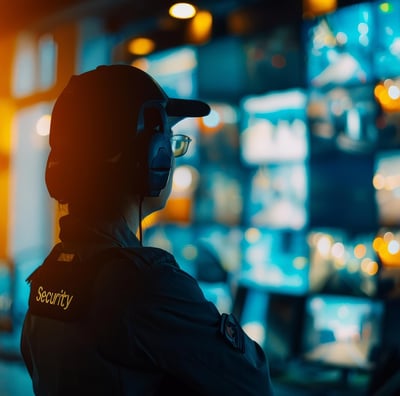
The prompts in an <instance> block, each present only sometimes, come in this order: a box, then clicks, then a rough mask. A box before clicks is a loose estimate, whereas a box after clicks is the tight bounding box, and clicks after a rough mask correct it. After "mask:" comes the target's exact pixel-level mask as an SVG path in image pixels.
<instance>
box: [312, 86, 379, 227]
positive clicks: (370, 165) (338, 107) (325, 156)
mask: <svg viewBox="0 0 400 396" xmlns="http://www.w3.org/2000/svg"><path fill="white" fill-rule="evenodd" d="M307 111H308V119H309V128H310V159H309V207H308V213H309V225H310V228H314V227H317V228H318V227H328V228H329V227H331V228H344V229H345V230H346V231H348V232H353V233H359V232H361V233H365V232H371V231H373V230H376V227H377V224H378V223H377V207H376V201H375V196H374V187H373V183H372V179H373V176H374V166H375V165H374V164H375V160H374V153H375V150H376V148H377V146H378V144H379V142H378V140H379V131H378V128H377V126H376V119H377V114H378V106H377V104H376V102H375V100H374V97H373V87H372V86H370V85H364V86H358V87H347V88H345V87H336V88H332V89H330V90H315V89H314V90H311V91H310V96H309V101H308V106H307Z"/></svg>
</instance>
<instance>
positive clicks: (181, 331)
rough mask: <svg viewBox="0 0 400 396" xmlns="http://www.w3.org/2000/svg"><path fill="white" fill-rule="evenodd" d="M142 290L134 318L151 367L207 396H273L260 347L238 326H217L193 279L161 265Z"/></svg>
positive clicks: (218, 319) (218, 320)
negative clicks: (156, 366)
mask: <svg viewBox="0 0 400 396" xmlns="http://www.w3.org/2000/svg"><path fill="white" fill-rule="evenodd" d="M143 290H144V291H145V295H144V296H143V298H142V299H141V302H140V304H139V306H136V308H135V310H134V311H133V312H132V315H133V316H134V317H133V318H132V320H133V321H134V323H136V324H137V325H136V326H135V330H134V331H135V337H137V339H138V340H139V342H140V344H141V346H142V348H144V349H145V350H146V351H145V352H146V354H148V355H150V356H151V358H152V360H153V361H154V362H155V364H157V365H158V366H159V367H161V368H162V369H163V370H164V371H165V372H167V373H169V374H170V375H171V376H174V377H177V378H180V379H181V380H182V381H184V382H186V383H187V384H188V385H189V386H192V387H193V388H195V389H197V390H198V391H200V392H201V393H204V394H207V395H217V394H218V395H219V394H220V393H221V392H229V393H230V394H232V395H236V394H237V395H270V394H272V392H271V385H270V378H269V372H268V364H267V361H266V357H265V355H264V353H263V351H262V350H261V348H260V347H259V346H258V345H257V344H256V343H255V342H253V341H252V340H251V339H250V338H249V337H247V335H246V334H245V333H244V332H243V330H242V329H241V327H240V326H239V324H238V323H236V324H235V323H234V322H231V323H227V324H226V325H225V327H224V326H222V327H221V319H222V317H221V315H220V313H219V312H218V310H217V309H216V307H215V306H214V305H213V304H212V303H210V302H209V301H207V300H206V299H205V298H204V295H203V293H202V291H201V289H200V288H199V286H198V284H197V282H196V281H195V279H193V278H192V277H191V276H189V275H188V274H186V273H185V272H183V271H181V270H179V269H178V268H174V267H172V266H163V267H160V268H156V269H155V270H154V271H151V274H149V278H148V279H147V282H146V287H145V288H143ZM227 326H228V327H229V326H231V327H232V326H233V328H228V327H227ZM235 326H236V327H235ZM232 330H233V333H232ZM235 332H236V334H235ZM232 337H233V338H232ZM237 337H239V338H241V339H242V341H243V343H242V344H243V348H242V345H241V344H240V345H239V344H237V343H236V341H235V340H237Z"/></svg>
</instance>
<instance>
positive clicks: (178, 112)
mask: <svg viewBox="0 0 400 396" xmlns="http://www.w3.org/2000/svg"><path fill="white" fill-rule="evenodd" d="M165 111H166V113H167V116H168V124H169V125H170V126H173V125H175V124H176V123H178V122H179V121H181V120H183V119H184V118H187V117H204V116H206V115H208V114H210V111H211V109H210V106H209V105H208V104H207V103H205V102H202V101H200V100H193V99H171V98H168V102H167V105H166V107H165Z"/></svg>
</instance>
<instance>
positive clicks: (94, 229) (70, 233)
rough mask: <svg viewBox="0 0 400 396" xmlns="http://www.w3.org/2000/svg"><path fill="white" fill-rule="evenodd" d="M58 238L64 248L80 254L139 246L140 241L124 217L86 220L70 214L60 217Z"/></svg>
mask: <svg viewBox="0 0 400 396" xmlns="http://www.w3.org/2000/svg"><path fill="white" fill-rule="evenodd" d="M60 240H61V243H62V245H63V246H64V248H65V249H66V250H73V251H76V252H78V254H79V253H81V254H80V255H82V256H86V254H92V253H95V252H96V251H98V250H101V249H107V248H112V247H139V246H140V242H139V240H138V238H137V237H136V235H135V234H134V233H133V232H132V231H131V230H130V228H129V227H128V224H127V223H126V221H125V219H124V218H122V217H121V218H119V219H116V220H113V221H112V222H111V221H105V220H101V219H98V220H97V219H96V220H87V219H81V218H78V217H75V216H72V215H67V216H63V217H61V218H60Z"/></svg>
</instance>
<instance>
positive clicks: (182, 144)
mask: <svg viewBox="0 0 400 396" xmlns="http://www.w3.org/2000/svg"><path fill="white" fill-rule="evenodd" d="M191 141H192V139H191V138H190V137H189V136H186V135H172V136H171V146H172V153H173V154H174V157H175V158H177V157H182V155H185V154H186V152H187V150H188V148H189V143H190V142H191Z"/></svg>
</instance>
